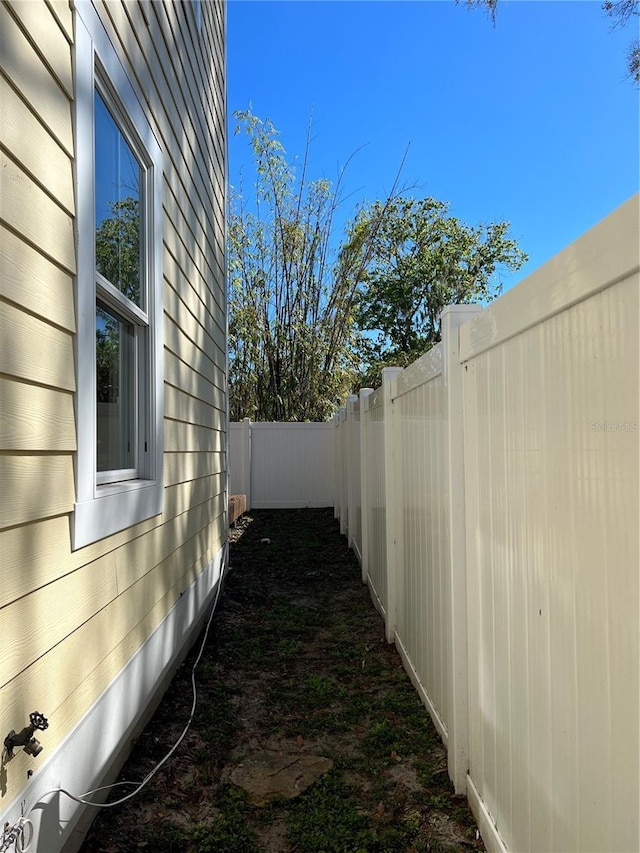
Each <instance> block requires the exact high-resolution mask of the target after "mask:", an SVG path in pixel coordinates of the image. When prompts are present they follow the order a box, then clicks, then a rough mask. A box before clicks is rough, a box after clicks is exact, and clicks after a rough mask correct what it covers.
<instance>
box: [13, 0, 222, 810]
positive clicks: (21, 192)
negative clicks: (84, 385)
mask: <svg viewBox="0 0 640 853" xmlns="http://www.w3.org/2000/svg"><path fill="white" fill-rule="evenodd" d="M94 5H95V8H96V9H97V11H98V14H99V15H100V17H101V20H102V21H103V23H104V25H105V27H106V29H107V32H108V34H109V37H110V39H111V41H112V43H113V45H114V47H115V49H116V51H117V52H118V55H119V57H120V59H121V61H122V63H123V65H124V67H125V68H126V69H127V72H128V74H129V77H130V80H131V81H132V84H133V85H134V88H136V90H137V91H138V93H139V96H140V100H141V103H143V104H144V105H145V109H147V110H148V114H149V121H150V122H151V124H152V126H153V128H154V132H155V134H156V136H157V138H158V140H159V142H160V146H161V149H162V155H163V170H164V175H163V210H164V217H163V219H164V222H163V239H164V251H163V254H164V269H163V276H164V285H163V286H164V312H165V316H164V318H163V323H164V332H165V354H164V370H165V374H164V378H165V411H164V417H165V419H164V424H165V460H164V471H163V480H164V508H163V514H162V515H161V516H156V517H154V518H150V519H147V520H145V521H143V522H140V523H139V524H136V525H134V526H132V527H130V528H128V529H126V530H122V531H121V532H119V533H117V534H115V535H113V536H111V537H108V538H106V539H103V540H100V541H98V542H95V543H93V544H91V545H88V546H87V547H85V548H82V549H80V550H77V551H72V549H71V547H72V543H71V538H70V519H71V515H70V514H71V513H72V511H73V505H74V500H75V497H76V496H75V486H74V451H75V448H76V443H77V436H76V426H75V420H74V399H73V392H74V390H75V375H76V365H75V363H74V334H75V331H76V318H75V307H74V273H75V258H76V246H75V242H74V216H75V189H74V184H73V177H72V176H73V150H74V143H73V135H72V118H73V113H72V101H73V90H72V81H73V75H72V70H73V69H72V44H71V42H72V38H73V13H72V12H71V9H70V7H69V5H68V4H67V3H66V2H65V0H34V2H31V3H24V4H23V3H15V4H7V3H4V2H2V0H0V56H1V62H2V76H1V77H0V85H1V89H0V94H1V95H2V100H3V130H2V159H3V163H2V194H3V195H2V198H3V204H2V209H1V218H2V222H1V223H0V262H1V267H0V401H1V403H2V407H1V412H2V414H1V415H0V482H2V484H3V489H2V491H1V492H0V554H2V579H3V582H2V585H0V636H2V637H3V638H5V637H6V638H9V639H8V640H7V641H6V643H5V653H4V654H3V656H2V663H1V665H0V725H1V726H3V727H4V728H3V730H9V729H10V728H19V727H21V726H22V725H24V723H25V722H26V720H27V719H28V715H29V713H30V712H31V711H33V709H34V708H38V709H39V710H42V712H43V713H45V715H46V716H47V717H48V718H49V721H50V727H49V729H48V731H47V739H46V740H47V743H46V749H47V754H48V755H51V754H52V753H53V751H54V750H55V749H56V747H57V746H58V745H60V743H61V742H62V741H63V739H64V738H65V736H66V735H67V734H68V733H69V731H70V730H71V729H72V728H73V726H74V725H75V724H76V723H77V722H78V721H79V720H80V719H81V718H82V717H83V715H84V714H86V712H87V710H88V709H89V708H90V707H91V705H92V704H93V703H94V702H95V701H96V699H97V698H98V697H99V696H100V695H101V693H102V692H103V691H104V690H105V689H106V687H108V686H109V684H110V683H111V682H112V681H113V679H114V678H115V677H116V676H117V675H118V673H119V672H120V670H121V669H122V668H123V666H124V665H125V664H126V663H127V662H128V661H129V660H130V658H131V657H132V655H133V654H135V652H136V651H137V650H138V649H139V648H140V646H141V645H142V643H144V641H145V640H146V639H147V638H148V637H149V635H150V634H151V632H152V631H153V630H154V629H155V628H156V627H157V626H158V624H159V623H160V622H161V621H162V619H163V618H164V617H165V616H166V615H167V613H168V612H169V611H170V610H171V608H172V607H173V606H174V604H175V603H176V601H177V600H178V598H179V597H180V596H181V595H182V593H183V592H184V591H185V590H186V589H187V588H188V587H189V585H190V584H191V583H192V582H193V581H194V580H195V579H196V578H197V577H198V576H199V574H200V573H201V572H202V570H203V569H204V568H205V566H207V564H208V563H209V562H210V561H211V559H212V558H213V557H214V556H215V555H216V554H217V553H218V552H219V551H220V549H221V548H222V547H223V545H224V542H225V539H226V473H225V466H226V445H225V431H226V413H225V392H224V389H225V387H226V379H225V374H224V371H225V366H226V339H225V318H224V310H225V304H226V299H225V282H224V208H225V200H224V186H225V173H224V169H225V165H224V153H225V140H224V126H225V112H224V110H225V107H224V99H225V89H224V82H223V78H222V69H223V67H224V56H223V52H222V39H223V31H224V23H223V18H224V9H223V6H222V3H203V4H202V13H203V26H202V29H201V31H200V32H199V33H198V32H197V28H196V25H195V20H194V19H193V17H192V14H193V13H192V9H191V7H190V5H189V4H177V3H176V4H174V3H167V4H164V3H147V4H145V14H143V11H142V7H141V5H140V4H139V3H133V2H128V3H121V2H119V1H117V0H110V2H108V3H101V2H96V3H95V4H94ZM145 15H146V17H147V18H148V24H147V21H146V20H145ZM194 40H197V44H193V41H194ZM201 40H205V44H204V45H203V44H201V43H200V42H201ZM212 50H213V51H214V55H213V57H211V52H212ZM5 119H6V120H5ZM79 286H82V282H80V283H79ZM30 761H31V762H32V759H28V758H26V757H25V756H23V755H22V753H19V754H18V755H17V756H16V758H15V759H14V761H12V763H11V767H10V768H9V772H8V776H7V785H6V790H5V789H3V790H2V792H0V804H3V805H4V804H6V803H8V802H9V801H11V800H12V799H13V798H14V797H15V796H16V795H18V794H19V792H20V789H21V787H22V784H23V781H24V779H26V770H27V769H28V767H30V766H31V765H29V764H28V762H30Z"/></svg>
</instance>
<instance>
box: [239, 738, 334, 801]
mask: <svg viewBox="0 0 640 853" xmlns="http://www.w3.org/2000/svg"><path fill="white" fill-rule="evenodd" d="M332 767H333V761H331V760H330V759H328V758H323V757H322V756H320V755H292V754H290V753H282V752H271V751H270V750H263V751H262V752H257V753H255V754H254V755H250V756H249V757H248V758H245V759H244V760H243V761H241V762H240V764H238V765H236V767H234V768H233V770H232V771H231V774H230V777H229V778H230V780H231V782H233V784H234V785H237V786H238V787H239V788H243V789H244V790H245V791H246V792H247V793H248V794H249V798H250V799H251V802H252V803H253V804H254V805H256V806H265V805H267V803H269V802H270V801H271V800H274V799H277V798H280V799H286V800H291V799H293V798H294V797H297V796H298V795H299V794H301V793H302V792H303V791H305V790H306V789H307V788H308V787H309V786H310V785H312V784H313V783H314V782H315V781H316V779H319V778H320V777H321V776H323V775H324V774H325V773H326V772H327V771H328V770H330V769H331V768H332Z"/></svg>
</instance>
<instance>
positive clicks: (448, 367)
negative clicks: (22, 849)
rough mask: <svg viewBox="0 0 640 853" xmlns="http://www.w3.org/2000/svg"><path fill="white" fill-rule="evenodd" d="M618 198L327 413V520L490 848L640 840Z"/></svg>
mask: <svg viewBox="0 0 640 853" xmlns="http://www.w3.org/2000/svg"><path fill="white" fill-rule="evenodd" d="M638 201H639V197H638V196H636V197H635V198H633V199H631V200H630V201H629V202H627V203H626V204H625V205H623V206H622V207H621V208H619V209H618V210H617V211H615V212H614V213H613V214H611V216H609V217H608V218H607V219H605V220H604V221H603V222H602V223H600V224H599V225H598V226H596V227H595V228H594V229H592V230H591V231H589V232H587V234H585V235H584V236H583V237H582V238H580V239H579V240H578V241H577V242H576V243H574V244H573V245H572V246H570V247H568V248H567V249H566V250H565V251H564V252H562V253H561V254H560V255H558V256H557V257H556V258H554V259H553V260H552V261H550V262H549V263H548V264H546V265H545V266H544V267H542V268H541V269H540V270H538V271H537V272H536V273H534V274H533V275H532V276H530V277H529V278H528V279H527V280H526V281H525V282H523V283H522V284H521V285H519V286H518V287H516V288H514V289H513V290H512V291H510V292H508V293H507V294H505V295H504V296H503V297H501V298H500V299H498V300H496V302H494V303H492V304H491V305H490V306H489V308H487V309H485V310H483V311H481V310H480V309H479V308H477V307H471V306H454V307H451V308H448V309H446V310H445V312H444V313H443V316H442V342H441V343H440V344H438V345H437V346H436V347H434V349H433V350H431V352H429V353H428V354H427V355H426V356H423V357H422V358H421V359H419V360H418V361H417V362H416V363H414V364H413V365H411V366H410V367H408V368H407V369H406V370H404V371H402V370H400V369H396V368H390V369H387V370H385V371H384V372H383V383H382V387H381V388H380V389H378V390H377V391H375V392H373V393H372V392H371V390H370V389H363V390H362V392H361V393H360V396H359V398H356V397H353V398H349V401H348V402H347V405H346V406H345V407H343V408H342V409H341V410H340V413H339V415H338V416H337V417H336V418H335V419H334V421H333V424H332V428H333V434H334V438H335V440H334V447H335V467H334V470H335V472H336V476H337V482H336V483H335V488H334V494H335V496H336V497H335V512H336V516H337V517H338V518H339V519H340V525H341V530H342V532H343V533H345V534H346V535H347V536H348V539H349V543H350V544H351V545H352V547H353V548H354V551H355V553H356V554H357V556H358V559H359V560H360V562H361V564H362V572H363V580H365V582H366V583H367V584H368V586H369V588H370V590H371V595H372V598H373V601H374V603H375V604H376V606H377V607H378V609H379V610H380V612H381V613H382V615H383V617H384V619H385V625H386V631H387V638H388V639H389V640H390V641H393V642H395V644H396V646H397V648H398V650H399V652H400V654H401V656H402V658H403V661H404V663H405V666H406V668H407V671H408V672H409V674H410V676H411V678H412V680H413V683H414V685H415V686H416V689H417V690H418V692H419V693H420V695H421V697H422V699H423V701H424V703H425V705H426V706H427V708H428V709H429V711H430V713H431V716H432V717H433V720H434V722H435V724H436V726H437V728H438V730H439V731H440V733H441V735H442V738H443V740H444V742H445V743H446V744H447V747H448V756H449V774H450V776H451V779H452V781H453V784H454V786H455V788H456V790H457V791H458V792H461V793H466V794H467V796H468V798H469V800H470V802H471V805H472V807H473V808H474V811H475V813H476V816H477V817H478V820H479V823H480V827H481V830H482V833H483V836H484V838H485V842H486V843H487V846H488V847H489V849H490V850H499V851H505V850H509V851H524V850H530V851H545V853H546V851H549V853H564V852H565V851H569V850H574V851H580V853H583V851H604V850H607V851H637V850H639V849H640V829H639V821H638V802H639V801H640V788H639V772H638V755H639V754H640V743H639V722H640V718H639V700H638V697H639V687H640V684H639V670H640V657H639V647H640V632H639V619H638V616H639V612H638V600H639V599H638V595H639V570H638V566H639V553H638V517H639V500H638V463H639V454H638V437H639V432H638V408H639V405H638V404H639V399H638V388H639V371H638V346H639V336H638V315H639V304H638V292H639V285H640V276H639V263H638V233H640V232H639V220H638ZM358 450H359V452H358Z"/></svg>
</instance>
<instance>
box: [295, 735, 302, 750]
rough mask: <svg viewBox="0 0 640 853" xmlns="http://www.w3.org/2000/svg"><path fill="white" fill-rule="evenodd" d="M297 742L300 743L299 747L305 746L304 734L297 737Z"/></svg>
mask: <svg viewBox="0 0 640 853" xmlns="http://www.w3.org/2000/svg"><path fill="white" fill-rule="evenodd" d="M296 743H297V744H298V749H302V747H303V746H304V738H303V737H302V735H298V737H297V738H296Z"/></svg>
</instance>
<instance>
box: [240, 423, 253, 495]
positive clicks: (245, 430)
mask: <svg viewBox="0 0 640 853" xmlns="http://www.w3.org/2000/svg"><path fill="white" fill-rule="evenodd" d="M242 485H243V491H244V494H245V497H246V499H247V512H249V510H250V509H251V420H250V418H243V419H242Z"/></svg>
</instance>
